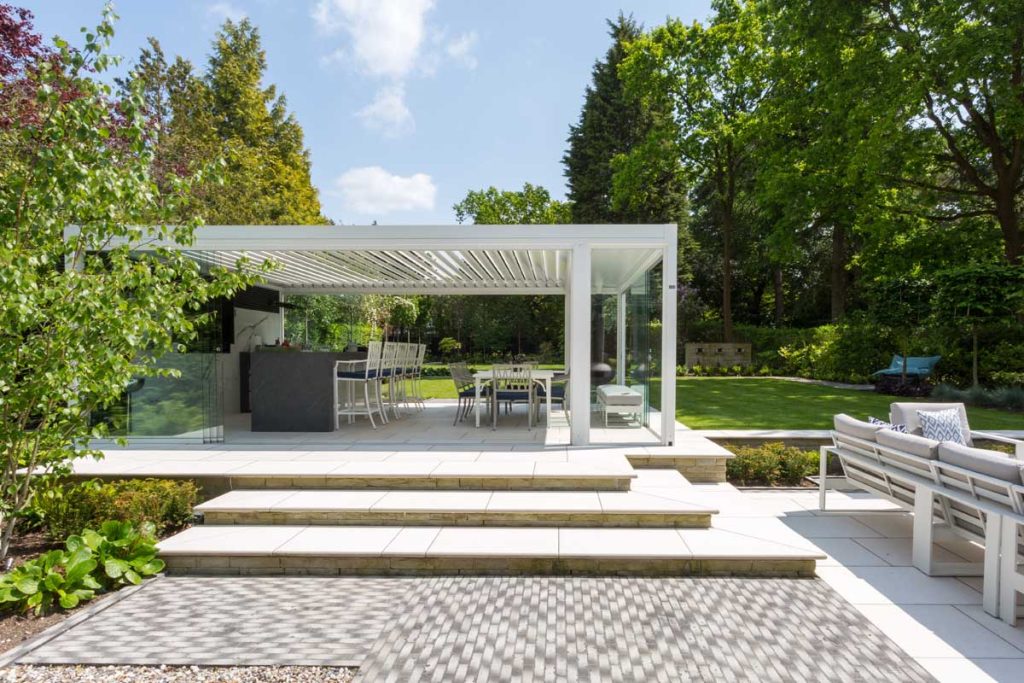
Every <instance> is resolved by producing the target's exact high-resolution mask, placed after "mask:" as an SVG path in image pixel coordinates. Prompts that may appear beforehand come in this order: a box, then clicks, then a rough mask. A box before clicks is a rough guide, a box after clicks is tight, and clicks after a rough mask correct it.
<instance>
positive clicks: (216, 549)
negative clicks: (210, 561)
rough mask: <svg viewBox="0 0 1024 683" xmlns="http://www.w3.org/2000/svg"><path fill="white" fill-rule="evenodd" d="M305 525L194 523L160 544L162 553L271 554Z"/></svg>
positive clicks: (166, 554)
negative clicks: (218, 524)
mask: <svg viewBox="0 0 1024 683" xmlns="http://www.w3.org/2000/svg"><path fill="white" fill-rule="evenodd" d="M304 528H305V527H289V526H270V527H267V526H241V525H234V526H205V525H204V526H194V527H191V528H189V529H186V530H185V531H182V532H181V533H179V534H175V535H174V536H171V537H170V538H165V539H164V540H162V541H160V543H158V544H157V549H158V550H159V552H160V554H161V555H162V556H165V557H166V556H169V555H176V554H187V555H214V556H216V555H222V556H229V555H237V556H266V555H271V554H273V552H274V551H275V550H277V549H278V548H279V547H280V546H281V545H282V544H284V543H285V542H287V541H288V540H289V539H291V538H292V537H293V536H295V535H296V534H297V533H299V532H300V531H302V530H303V529H304Z"/></svg>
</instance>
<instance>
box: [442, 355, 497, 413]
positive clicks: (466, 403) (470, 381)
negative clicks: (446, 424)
mask: <svg viewBox="0 0 1024 683" xmlns="http://www.w3.org/2000/svg"><path fill="white" fill-rule="evenodd" d="M448 372H449V373H450V374H451V377H452V383H453V384H455V395H456V397H458V405H457V406H456V409H455V420H454V421H453V422H452V425H453V426H454V425H457V424H458V423H459V422H461V421H462V420H465V419H466V416H468V415H469V413H470V411H472V409H473V406H474V405H475V404H476V380H475V379H474V377H473V373H472V371H470V369H469V366H468V365H466V364H465V363H451V364H450V365H449V366H448ZM489 395H490V387H481V389H480V397H481V398H486V397H488V396H489Z"/></svg>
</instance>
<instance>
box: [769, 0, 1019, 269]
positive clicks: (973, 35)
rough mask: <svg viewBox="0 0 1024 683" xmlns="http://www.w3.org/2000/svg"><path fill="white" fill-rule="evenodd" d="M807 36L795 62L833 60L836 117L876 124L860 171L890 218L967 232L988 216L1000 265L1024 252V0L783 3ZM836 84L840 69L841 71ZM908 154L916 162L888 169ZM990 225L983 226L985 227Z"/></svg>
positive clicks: (862, 137)
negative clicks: (881, 196)
mask: <svg viewBox="0 0 1024 683" xmlns="http://www.w3.org/2000/svg"><path fill="white" fill-rule="evenodd" d="M772 4H774V5H776V6H778V7H780V8H781V9H780V11H781V12H782V19H783V20H782V21H780V23H779V25H780V26H782V25H784V24H786V23H788V24H790V25H793V26H799V27H800V31H799V35H798V36H794V40H793V41H791V44H792V45H793V46H794V47H796V46H797V45H799V50H798V51H797V52H796V53H795V55H794V59H802V58H810V59H817V58H818V57H819V56H820V55H822V54H826V53H828V54H832V55H835V56H836V58H838V60H839V63H841V66H842V72H841V73H842V74H844V76H845V77H844V78H843V79H842V81H843V83H842V84H839V85H837V84H825V86H824V87H825V88H826V89H830V90H831V92H832V94H833V95H834V97H835V102H834V105H835V108H834V111H840V112H853V113H854V115H855V116H856V117H857V118H859V119H861V120H863V121H865V122H867V123H868V125H867V126H866V127H865V128H864V129H863V130H862V131H859V132H858V134H857V135H856V137H855V140H856V142H857V144H858V146H859V149H858V152H857V156H858V161H859V163H860V164H861V167H862V168H863V169H865V170H866V171H868V172H869V173H872V174H877V175H878V176H879V177H880V178H881V179H883V180H885V181H886V184H887V185H888V187H889V188H890V190H891V192H890V195H889V197H890V199H892V200H893V201H891V202H890V204H889V209H890V211H892V212H894V213H907V214H910V215H912V216H915V217H919V218H921V219H923V220H925V221H927V222H929V223H932V224H935V225H938V226H941V227H943V228H945V229H948V228H950V227H953V228H957V227H959V228H960V229H961V230H965V231H970V230H975V229H977V225H978V223H977V221H976V220H975V219H978V218H982V219H984V221H985V222H986V223H988V224H989V225H992V226H993V227H995V228H996V233H995V234H997V235H1001V242H1002V246H1003V257H1004V259H1005V260H1006V261H1007V262H1008V263H1020V262H1021V259H1022V253H1024V242H1022V238H1021V213H1022V211H1024V202H1022V198H1024V3H1022V2H1021V0H1006V1H1003V2H986V1H984V0H967V1H965V2H959V1H954V0H931V1H929V2H919V1H917V0H872V1H871V2H856V3H851V2H846V1H845V0H827V1H825V2H819V1H818V0H814V1H810V0H795V1H794V0H775V1H774V2H773V3H772ZM835 73H836V75H837V76H838V75H839V73H840V72H839V71H836V72H835ZM908 154H909V155H911V156H910V158H909V161H910V163H908V164H905V165H903V164H897V165H894V164H892V160H894V159H895V160H900V159H904V158H907V155H908ZM983 225H984V224H983Z"/></svg>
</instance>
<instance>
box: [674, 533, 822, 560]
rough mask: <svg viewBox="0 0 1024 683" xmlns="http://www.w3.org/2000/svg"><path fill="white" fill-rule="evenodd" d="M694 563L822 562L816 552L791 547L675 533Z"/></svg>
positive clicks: (735, 537) (740, 537) (730, 535)
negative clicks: (734, 560)
mask: <svg viewBox="0 0 1024 683" xmlns="http://www.w3.org/2000/svg"><path fill="white" fill-rule="evenodd" d="M676 533H677V534H679V536H680V538H682V540H683V542H684V543H686V546H687V547H688V548H689V549H690V552H691V553H692V555H693V557H694V558H695V559H705V558H706V559H716V560H717V559H744V560H766V561H768V560H786V559H791V558H794V559H795V558H806V559H813V560H824V559H825V557H826V556H825V553H823V552H821V551H820V550H817V549H810V548H806V547H802V546H791V545H786V544H784V543H777V542H775V541H769V540H765V539H761V538H753V537H750V536H743V535H741V534H736V533H732V532H729V531H722V530H721V529H677V530H676Z"/></svg>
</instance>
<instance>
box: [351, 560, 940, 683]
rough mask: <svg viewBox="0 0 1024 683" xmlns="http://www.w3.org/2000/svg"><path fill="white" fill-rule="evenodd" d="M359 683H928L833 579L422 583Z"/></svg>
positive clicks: (458, 580)
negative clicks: (838, 592) (830, 584)
mask: <svg viewBox="0 0 1024 683" xmlns="http://www.w3.org/2000/svg"><path fill="white" fill-rule="evenodd" d="M356 680H357V681H363V682H364V683H370V682H372V683H378V682H380V681H386V682H389V683H390V682H396V683H397V682H399V681H401V682H405V681H545V682H548V681H602V682H603V681H638V682H639V681H716V682H717V681H759V682H760V681H812V682H815V683H817V682H818V681H825V680H828V681H927V680H931V678H930V676H928V674H927V673H925V672H924V670H923V669H921V668H920V667H919V666H918V665H917V663H916V662H914V661H913V660H912V659H910V658H909V657H908V656H906V655H905V654H904V653H903V652H902V651H901V650H899V649H898V648H897V647H896V646H895V645H894V644H893V643H891V642H890V641H889V640H888V639H887V638H886V637H885V636H884V635H882V633H881V632H880V631H879V630H878V629H877V628H875V627H874V626H872V625H871V624H870V623H868V622H867V621H866V620H865V619H864V618H863V617H861V616H860V615H859V614H858V613H857V612H856V610H855V609H854V608H853V607H852V606H851V605H849V604H847V603H846V602H844V601H843V600H842V599H841V598H840V597H839V596H838V595H836V593H835V592H834V591H833V590H832V589H831V588H829V587H828V586H827V585H825V583H824V582H823V581H820V580H793V579H789V580H786V579H728V578H722V579H712V578H681V579H672V578H669V579H651V578H573V577H508V578H472V577H437V578H430V579H423V580H422V581H421V582H420V583H418V584H417V585H416V586H415V588H414V589H413V591H412V593H411V594H410V596H409V597H408V598H407V604H406V607H405V609H404V611H403V614H402V616H401V617H400V619H399V620H398V621H397V623H396V624H395V626H394V627H393V628H390V629H388V630H386V631H385V632H384V634H383V635H382V636H381V640H380V641H378V642H377V643H376V644H375V645H374V652H373V654H371V655H370V657H369V658H368V659H367V661H366V662H365V663H364V668H363V669H361V671H360V675H359V676H357V678H356Z"/></svg>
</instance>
